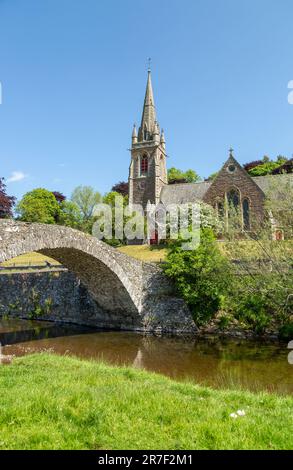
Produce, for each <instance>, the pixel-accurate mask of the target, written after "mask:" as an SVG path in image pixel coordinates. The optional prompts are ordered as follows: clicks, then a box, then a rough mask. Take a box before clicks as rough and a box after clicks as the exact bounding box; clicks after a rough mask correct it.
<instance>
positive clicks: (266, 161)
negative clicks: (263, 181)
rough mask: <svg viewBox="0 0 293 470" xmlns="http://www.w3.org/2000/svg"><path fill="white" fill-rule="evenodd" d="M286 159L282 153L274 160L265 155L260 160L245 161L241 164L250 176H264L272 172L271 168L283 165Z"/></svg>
mask: <svg viewBox="0 0 293 470" xmlns="http://www.w3.org/2000/svg"><path fill="white" fill-rule="evenodd" d="M286 161H287V158H286V157H283V156H282V155H279V156H278V157H277V158H276V160H275V161H274V160H270V158H269V157H267V156H265V157H263V159H262V160H256V161H254V162H250V163H246V164H245V165H243V166H244V168H245V170H246V171H247V172H248V173H249V174H250V176H265V175H270V174H272V172H273V170H275V169H276V168H278V167H280V166H281V165H283V164H284V163H285V162H286Z"/></svg>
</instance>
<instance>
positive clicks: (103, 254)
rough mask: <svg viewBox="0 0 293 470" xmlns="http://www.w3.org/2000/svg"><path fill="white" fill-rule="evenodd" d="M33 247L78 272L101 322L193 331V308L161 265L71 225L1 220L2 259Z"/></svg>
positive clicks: (141, 327)
mask: <svg viewBox="0 0 293 470" xmlns="http://www.w3.org/2000/svg"><path fill="white" fill-rule="evenodd" d="M32 251H35V252H40V253H43V254H44V255H47V256H49V257H51V258H53V259H55V260H56V261H58V262H59V263H61V264H62V265H63V266H64V267H66V268H67V269H68V270H69V271H72V272H73V273H75V274H76V276H77V277H78V278H79V279H80V280H81V282H82V284H83V285H84V286H85V287H86V288H87V290H88V291H89V293H90V294H91V296H92V297H93V299H94V300H95V302H96V304H97V306H98V307H99V308H100V312H101V314H100V316H99V319H97V324H96V326H102V327H107V326H108V327H111V328H119V329H120V328H121V329H132V330H149V331H152V330H156V329H159V330H163V331H194V328H195V326H194V323H193V321H192V318H191V315H190V313H189V311H188V309H187V308H186V306H185V304H184V302H183V301H182V300H181V299H178V298H175V297H174V295H173V293H172V287H171V285H170V284H169V282H168V280H167V279H166V278H165V277H164V276H163V275H162V273H161V271H160V270H159V268H158V267H156V266H154V265H151V264H147V263H143V262H141V261H138V260H136V259H134V258H131V257H129V256H127V255H125V254H123V253H120V252H119V251H117V250H115V249H114V248H112V247H110V246H108V245H107V244H105V243H103V242H101V241H99V240H97V239H96V238H94V237H92V236H90V235H88V234H85V233H83V232H80V231H77V230H73V229H70V228H68V227H62V226H57V225H43V224H27V223H17V222H13V221H7V220H2V221H0V262H2V261H6V260H9V259H12V258H15V257H16V256H19V255H22V254H25V253H28V252H32ZM0 297H1V293H0ZM101 316H103V321H102V322H101ZM50 320H54V316H53V315H52V318H50ZM77 320H78V319H77ZM64 321H66V318H64ZM91 324H93V323H91Z"/></svg>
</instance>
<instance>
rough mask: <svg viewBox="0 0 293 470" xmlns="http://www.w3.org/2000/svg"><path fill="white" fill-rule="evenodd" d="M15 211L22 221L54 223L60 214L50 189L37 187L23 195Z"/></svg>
mask: <svg viewBox="0 0 293 470" xmlns="http://www.w3.org/2000/svg"><path fill="white" fill-rule="evenodd" d="M16 212H17V214H18V215H19V219H20V220H22V221H24V222H39V223H44V224H55V223H56V222H57V220H58V217H59V215H60V206H59V204H58V202H57V201H56V198H55V196H54V195H53V193H52V192H51V191H48V190H47V189H44V188H37V189H34V190H32V191H30V192H28V193H26V194H25V195H24V196H23V198H22V199H21V201H20V202H19V203H18V204H17V207H16Z"/></svg>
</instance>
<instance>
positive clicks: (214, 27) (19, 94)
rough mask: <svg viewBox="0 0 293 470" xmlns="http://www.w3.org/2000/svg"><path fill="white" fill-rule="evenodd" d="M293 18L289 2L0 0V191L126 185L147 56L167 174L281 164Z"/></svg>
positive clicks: (287, 138) (290, 127)
mask: <svg viewBox="0 0 293 470" xmlns="http://www.w3.org/2000/svg"><path fill="white" fill-rule="evenodd" d="M292 17H293V3H292V1H291V0H280V1H278V2H277V1H276V0H241V1H240V0H221V1H219V0H148V1H146V0H136V1H133V0H123V1H122V0H82V1H81V0H43V1H40V0H26V1H23V0H0V82H1V84H2V104H1V105H0V164H1V170H0V175H1V176H4V177H5V178H6V179H7V180H9V179H12V180H13V179H14V180H17V181H10V182H9V183H8V190H9V193H11V194H15V195H16V196H17V197H21V195H22V194H23V193H25V192H26V191H28V190H31V189H32V188H35V187H46V188H48V189H50V190H59V191H61V192H63V193H65V194H66V195H68V196H69V195H70V193H71V191H72V189H73V188H74V187H76V186H77V185H79V184H90V185H92V186H94V187H95V188H96V189H97V190H99V191H100V192H102V193H104V192H106V191H108V190H110V189H111V186H112V185H113V184H114V183H116V182H118V181H119V180H126V179H127V177H128V166H129V152H128V150H127V149H128V148H129V146H130V137H131V130H132V125H133V123H134V122H135V121H136V122H137V123H139V120H140V117H141V110H142V103H143V97H144V91H145V84H146V75H147V74H146V69H147V58H148V57H149V56H150V57H152V78H153V86H154V93H155V100H156V106H157V112H158V119H159V122H160V125H161V126H162V127H163V128H164V129H165V135H166V141H167V153H168V155H169V156H170V158H169V160H168V166H169V167H170V166H176V167H179V168H182V169H187V168H193V169H195V170H196V171H197V172H198V173H199V174H200V175H201V176H203V177H206V176H208V175H209V174H211V173H213V172H214V171H216V170H217V169H218V168H219V167H220V166H221V164H222V163H223V162H224V160H225V159H226V157H227V155H228V149H229V147H230V146H233V148H234V149H235V155H236V157H237V158H238V159H239V161H240V162H241V163H245V162H247V161H250V160H254V159H258V158H261V157H262V156H263V155H265V154H267V155H269V156H271V157H275V156H276V155H278V154H284V155H287V156H291V155H292V153H293V145H292V137H293V106H292V105H289V104H288V99H287V97H288V92H289V90H288V88H287V87H288V82H289V81H290V80H293V35H292ZM13 176H14V178H13Z"/></svg>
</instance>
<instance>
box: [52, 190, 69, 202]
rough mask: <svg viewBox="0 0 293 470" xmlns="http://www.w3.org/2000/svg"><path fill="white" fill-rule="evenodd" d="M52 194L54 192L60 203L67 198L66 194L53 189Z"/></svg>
mask: <svg viewBox="0 0 293 470" xmlns="http://www.w3.org/2000/svg"><path fill="white" fill-rule="evenodd" d="M52 194H54V196H55V199H56V201H57V202H58V203H59V204H61V203H62V202H63V201H65V200H66V196H64V194H62V193H60V192H59V191H53V193H52Z"/></svg>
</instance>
